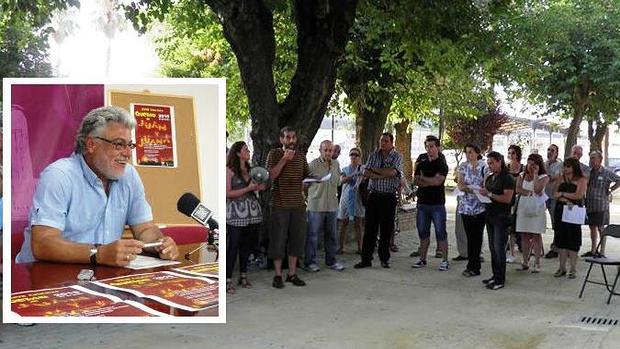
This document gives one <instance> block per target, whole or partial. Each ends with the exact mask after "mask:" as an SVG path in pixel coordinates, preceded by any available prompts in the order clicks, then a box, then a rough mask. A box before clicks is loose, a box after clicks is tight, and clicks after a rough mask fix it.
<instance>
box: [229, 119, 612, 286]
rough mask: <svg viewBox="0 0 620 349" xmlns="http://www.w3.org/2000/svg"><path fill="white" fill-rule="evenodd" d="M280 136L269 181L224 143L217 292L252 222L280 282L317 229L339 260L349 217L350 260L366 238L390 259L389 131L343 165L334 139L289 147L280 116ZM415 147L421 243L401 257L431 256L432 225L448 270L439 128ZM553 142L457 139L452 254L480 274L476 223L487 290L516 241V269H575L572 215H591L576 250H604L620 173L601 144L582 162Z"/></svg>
mask: <svg viewBox="0 0 620 349" xmlns="http://www.w3.org/2000/svg"><path fill="white" fill-rule="evenodd" d="M280 144H281V147H279V148H275V149H272V150H271V151H270V152H269V154H268V156H267V163H266V168H267V170H268V171H269V177H270V181H269V183H268V184H267V183H261V184H258V183H255V182H253V181H252V179H251V177H250V175H249V170H250V164H249V159H250V152H249V150H248V148H247V145H246V144H245V143H244V142H236V143H234V144H233V145H232V147H231V148H230V150H229V151H228V153H227V188H226V193H227V194H226V198H227V232H228V247H227V248H228V253H227V271H226V275H227V292H228V293H229V294H230V293H234V292H235V285H234V284H233V282H232V274H233V268H234V265H235V261H236V259H237V258H238V259H239V262H240V267H239V269H240V278H239V282H238V284H239V285H242V286H243V287H250V286H251V283H250V282H249V281H248V278H247V261H248V255H249V253H250V250H251V249H252V248H255V246H256V244H257V240H258V239H257V236H258V233H257V232H258V228H257V226H258V225H259V224H261V222H262V224H266V225H267V229H266V230H267V231H268V232H269V233H268V236H267V237H266V239H265V240H267V241H268V243H267V244H266V245H265V247H266V250H267V256H268V257H269V258H270V259H272V260H273V266H274V270H275V275H274V277H273V283H272V285H273V287H275V288H283V287H285V282H289V283H291V284H293V285H295V286H304V285H305V284H306V283H305V282H304V281H303V280H301V278H300V277H299V276H298V275H297V272H296V270H297V266H298V264H302V265H303V266H304V269H305V270H307V271H309V272H318V271H320V269H321V266H320V264H319V262H318V260H317V246H318V237H319V236H321V235H323V237H324V244H323V246H324V249H325V266H326V267H327V268H329V269H332V270H335V271H342V270H344V269H345V266H344V265H343V263H341V262H340V261H339V260H338V255H339V254H342V253H343V252H344V247H345V244H346V241H347V230H348V226H349V223H350V222H353V227H354V231H355V238H356V242H357V250H356V252H357V254H359V255H360V260H359V262H358V263H356V264H355V265H354V268H355V269H363V268H368V267H372V265H373V263H372V262H373V259H374V255H375V249H376V250H377V257H378V259H379V262H380V265H381V267H383V268H390V257H391V255H390V252H391V251H393V250H392V249H391V246H392V244H393V238H394V228H395V226H394V223H395V214H396V210H397V205H398V200H399V198H400V193H401V191H402V190H403V189H409V188H408V184H407V182H406V180H405V178H404V174H403V158H402V155H401V154H400V153H398V152H397V151H396V149H395V148H394V137H393V135H392V134H391V133H388V132H386V133H383V134H382V135H381V138H380V141H379V144H378V147H377V149H376V150H375V151H373V152H372V153H370V154H368V158H367V160H366V162H365V163H362V161H361V159H362V152H361V150H360V149H359V148H357V147H353V148H351V149H350V150H349V157H350V165H349V166H347V167H344V168H341V167H340V163H339V162H338V160H337V158H338V156H339V153H340V147H338V146H336V145H334V144H332V142H331V141H329V140H324V141H322V142H321V143H320V146H319V151H320V156H319V157H318V158H316V159H313V160H312V161H311V162H310V163H308V162H307V160H306V156H305V154H304V153H302V152H300V151H298V150H297V134H296V132H295V130H294V129H292V128H290V127H284V128H283V129H282V130H281V131H280ZM424 147H425V150H426V152H425V153H422V154H420V155H419V156H418V157H417V159H416V161H415V167H414V177H413V183H412V186H413V188H415V189H414V190H415V193H416V197H417V204H416V223H415V228H416V230H417V234H418V237H419V239H420V246H419V248H418V249H417V250H416V251H414V252H413V253H412V254H411V256H416V257H417V259H416V260H415V262H414V263H413V265H412V266H411V267H412V268H414V269H420V268H424V267H427V266H429V260H428V258H427V256H428V249H429V246H430V240H431V239H430V238H431V226H432V227H434V230H435V238H436V241H437V251H436V257H441V261H440V262H439V265H438V266H437V268H438V270H440V271H448V270H450V267H451V266H450V262H449V259H448V232H447V229H446V226H447V224H446V223H447V222H446V220H447V214H446V194H445V193H446V189H445V181H446V178H447V177H448V173H449V169H448V164H447V161H446V158H445V156H444V155H443V154H442V152H441V142H440V140H439V139H438V138H437V137H435V136H427V137H426V139H425V141H424ZM558 150H559V149H558V147H557V146H556V145H554V144H551V145H550V146H549V148H548V149H547V160H546V161H545V160H544V159H543V157H542V156H541V155H539V154H538V153H537V152H536V151H534V152H533V153H532V154H529V155H528V156H527V157H526V161H525V163H522V155H523V154H522V150H521V148H520V147H519V146H518V145H510V146H509V148H508V154H507V159H506V158H505V157H504V156H503V155H502V154H501V153H499V152H497V151H491V152H489V153H488V154H486V159H483V154H482V153H481V149H480V147H479V146H478V145H475V144H468V145H466V146H465V147H464V149H463V151H464V154H465V156H466V161H464V162H463V163H461V164H460V165H459V166H458V168H457V169H456V175H455V181H456V183H457V189H456V190H455V194H456V196H457V209H456V220H457V222H456V225H455V226H456V229H455V234H456V241H457V249H458V250H459V255H458V256H457V257H455V258H453V260H467V265H466V267H465V270H464V271H463V272H462V275H463V276H465V277H475V276H479V275H481V263H482V262H483V261H484V258H483V256H482V255H483V251H482V244H483V236H484V230H485V228H486V231H487V236H488V246H489V250H490V251H489V252H490V256H491V265H492V268H491V269H492V275H490V276H489V277H486V278H484V279H483V280H482V281H483V283H484V284H485V287H487V288H488V289H491V290H498V289H501V288H503V287H504V285H505V282H506V265H507V263H514V262H517V256H518V254H517V250H519V251H521V260H520V261H519V262H520V266H519V267H518V268H517V270H518V271H520V272H531V273H540V272H541V269H542V260H543V258H548V259H550V258H557V257H559V263H558V267H557V271H556V272H555V273H554V274H553V276H555V277H563V276H567V277H568V278H569V279H574V278H576V274H577V270H576V261H577V258H578V255H577V254H578V252H579V250H580V248H581V226H582V225H588V226H589V228H590V232H591V240H592V241H591V246H592V249H591V250H590V251H588V252H586V253H585V254H583V255H582V256H595V257H601V256H604V253H605V244H604V241H601V243H600V244H599V239H600V233H601V231H602V229H603V228H604V227H605V226H606V225H608V224H609V202H610V200H611V195H612V193H613V191H615V190H616V189H618V188H619V187H620V177H619V176H618V175H616V174H614V173H613V172H611V171H609V170H608V169H606V168H604V167H603V166H602V163H603V161H602V160H603V156H602V153H601V152H600V151H597V150H595V151H591V152H590V154H589V160H590V161H589V163H590V166H587V165H585V164H583V163H581V162H580V161H579V160H580V158H581V157H582V156H583V149H582V147H581V146H579V145H575V146H574V147H573V148H572V151H571V154H570V156H569V157H567V158H566V159H565V160H564V161H561V160H559V159H558ZM265 190H270V194H271V195H270V197H271V199H270V202H269V205H270V208H271V210H270V211H271V212H270V214H269V218H268V219H266V215H263V213H262V212H261V205H260V203H259V199H258V194H259V193H260V192H261V191H265ZM546 211H548V212H549V215H550V217H551V223H552V228H553V229H552V230H553V243H552V244H551V246H550V247H549V251H548V253H547V254H546V255H545V254H544V246H543V238H542V236H543V234H545V233H546V227H547V214H546ZM580 214H581V215H580ZM580 217H581V218H580ZM584 217H586V218H584ZM579 219H582V221H581V222H580V221H579ZM338 221H340V233H339V234H338ZM253 246H254V247H253ZM599 246H600V247H599ZM597 247H599V248H597ZM532 259H533V261H532ZM284 260H286V261H287V263H288V275H287V276H286V278H284V277H283V272H282V263H283V261H284Z"/></svg>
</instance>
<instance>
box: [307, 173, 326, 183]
mask: <svg viewBox="0 0 620 349" xmlns="http://www.w3.org/2000/svg"><path fill="white" fill-rule="evenodd" d="M330 179H332V173H331V172H330V173H328V174H326V175H325V176H323V177H321V178H306V179H304V180H303V183H321V182H327V181H329V180H330Z"/></svg>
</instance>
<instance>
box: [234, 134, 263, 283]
mask: <svg viewBox="0 0 620 349" xmlns="http://www.w3.org/2000/svg"><path fill="white" fill-rule="evenodd" d="M249 161H250V150H249V149H248V146H247V145H246V144H245V142H242V141H240V142H235V143H234V144H233V145H232V146H231V147H230V150H229V151H228V156H227V159H226V234H227V240H226V242H227V245H226V292H227V293H228V294H233V293H235V287H234V286H233V283H232V273H233V269H234V267H235V262H236V260H237V256H239V272H240V276H239V285H241V286H242V287H244V288H249V287H252V284H251V283H250V281H249V280H248V277H247V266H248V257H249V255H250V249H251V248H252V246H254V245H255V243H256V239H257V238H258V227H259V225H260V223H261V222H262V220H263V214H262V212H261V208H260V203H259V202H258V199H257V197H256V195H255V194H254V192H256V191H261V190H265V189H266V186H265V184H257V183H255V182H253V181H252V180H251V178H250V162H249Z"/></svg>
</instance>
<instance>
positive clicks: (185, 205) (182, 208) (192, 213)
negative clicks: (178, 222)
mask: <svg viewBox="0 0 620 349" xmlns="http://www.w3.org/2000/svg"><path fill="white" fill-rule="evenodd" d="M177 210H178V211H179V212H181V213H182V214H184V215H186V216H188V217H191V218H193V219H194V220H196V221H197V222H198V223H200V224H202V225H204V226H205V227H207V228H209V229H212V230H217V229H218V228H219V224H218V223H217V221H216V220H215V219H214V218H213V212H211V210H209V209H208V208H207V206H205V204H203V203H202V202H200V200H199V199H198V198H197V197H196V195H194V194H192V193H185V194H183V195H181V197H180V198H179V201H177Z"/></svg>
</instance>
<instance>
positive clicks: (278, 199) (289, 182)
mask: <svg viewBox="0 0 620 349" xmlns="http://www.w3.org/2000/svg"><path fill="white" fill-rule="evenodd" d="M283 155H284V150H282V148H278V149H272V150H271V151H270V152H269V154H267V170H271V169H272V168H274V167H275V166H276V165H277V164H278V162H279V161H280V159H282V156H283ZM309 175H310V171H309V170H308V162H307V161H306V157H305V155H304V154H302V153H301V152H299V151H296V152H295V156H294V157H293V158H292V159H291V160H289V161H288V162H287V163H286V164H285V165H284V167H283V168H282V171H281V172H280V176H278V178H276V179H275V180H274V181H273V185H272V188H271V190H272V196H271V204H272V205H273V207H275V208H304V209H305V208H306V203H305V200H304V195H303V188H302V184H301V182H302V181H303V179H304V178H306V177H308V176H309Z"/></svg>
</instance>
